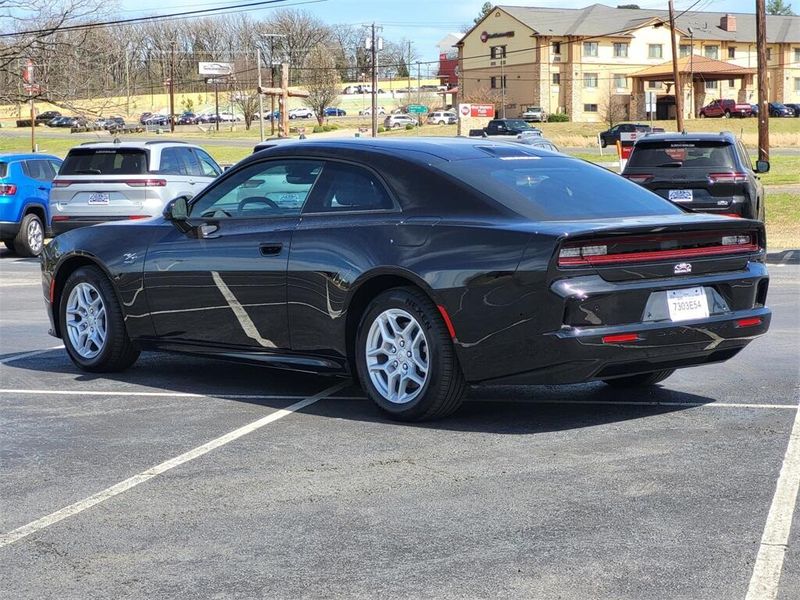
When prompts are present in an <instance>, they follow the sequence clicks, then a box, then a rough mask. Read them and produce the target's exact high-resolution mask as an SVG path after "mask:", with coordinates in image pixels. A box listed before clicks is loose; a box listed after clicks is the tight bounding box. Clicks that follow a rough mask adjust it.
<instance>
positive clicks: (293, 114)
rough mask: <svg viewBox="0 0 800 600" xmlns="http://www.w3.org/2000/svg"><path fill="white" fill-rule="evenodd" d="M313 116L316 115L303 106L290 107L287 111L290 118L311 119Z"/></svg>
mask: <svg viewBox="0 0 800 600" xmlns="http://www.w3.org/2000/svg"><path fill="white" fill-rule="evenodd" d="M315 116H316V115H314V111H313V110H311V109H310V108H307V107H305V106H303V107H300V108H292V109H291V110H290V111H289V118H290V119H313V118H314V117H315Z"/></svg>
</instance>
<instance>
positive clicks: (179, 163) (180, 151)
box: [158, 148, 196, 175]
mask: <svg viewBox="0 0 800 600" xmlns="http://www.w3.org/2000/svg"><path fill="white" fill-rule="evenodd" d="M195 162H196V159H195V157H194V155H193V154H192V150H191V148H164V149H163V150H162V151H161V164H160V165H159V169H158V172H159V173H161V174H163V175H193V174H194V171H195V170H196V169H195V168H194V164H195Z"/></svg>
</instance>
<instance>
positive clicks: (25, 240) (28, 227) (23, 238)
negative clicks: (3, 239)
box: [14, 213, 44, 256]
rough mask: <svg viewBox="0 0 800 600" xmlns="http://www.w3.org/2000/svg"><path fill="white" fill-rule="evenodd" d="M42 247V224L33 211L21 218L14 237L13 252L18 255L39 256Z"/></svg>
mask: <svg viewBox="0 0 800 600" xmlns="http://www.w3.org/2000/svg"><path fill="white" fill-rule="evenodd" d="M42 249H44V225H42V220H41V219H40V218H39V217H38V216H36V215H35V214H33V213H28V214H27V215H25V216H24V217H23V218H22V223H20V226H19V231H18V232H17V237H15V238H14V252H16V253H17V255H19V256H39V255H40V254H41V253H42Z"/></svg>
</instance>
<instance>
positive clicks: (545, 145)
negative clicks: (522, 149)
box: [509, 134, 558, 152]
mask: <svg viewBox="0 0 800 600" xmlns="http://www.w3.org/2000/svg"><path fill="white" fill-rule="evenodd" d="M509 141H514V142H517V143H519V144H525V145H526V146H532V147H533V148H538V149H540V150H549V151H550V152H558V147H557V146H556V145H555V144H554V143H553V142H551V141H550V140H547V139H545V138H543V137H542V136H541V135H522V134H520V135H518V136H517V137H516V138H515V139H513V140H509Z"/></svg>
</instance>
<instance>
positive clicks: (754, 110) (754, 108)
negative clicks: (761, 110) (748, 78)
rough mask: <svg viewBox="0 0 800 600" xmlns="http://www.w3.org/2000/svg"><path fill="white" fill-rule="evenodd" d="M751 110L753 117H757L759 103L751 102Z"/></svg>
mask: <svg viewBox="0 0 800 600" xmlns="http://www.w3.org/2000/svg"><path fill="white" fill-rule="evenodd" d="M750 110H751V113H750V115H751V116H753V117H757V116H758V104H751V105H750Z"/></svg>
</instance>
